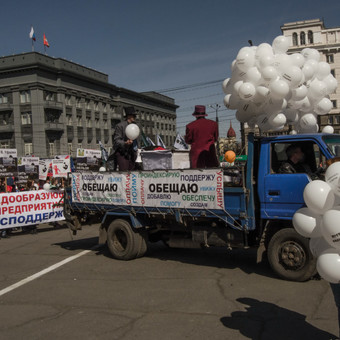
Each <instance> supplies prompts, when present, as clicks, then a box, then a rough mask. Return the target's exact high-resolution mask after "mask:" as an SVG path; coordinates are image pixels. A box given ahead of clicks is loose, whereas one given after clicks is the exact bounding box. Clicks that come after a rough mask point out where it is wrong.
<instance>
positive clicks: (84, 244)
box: [53, 237, 101, 254]
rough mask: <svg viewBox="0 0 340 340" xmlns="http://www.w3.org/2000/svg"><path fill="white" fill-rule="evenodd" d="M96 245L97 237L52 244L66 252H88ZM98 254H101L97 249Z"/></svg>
mask: <svg viewBox="0 0 340 340" xmlns="http://www.w3.org/2000/svg"><path fill="white" fill-rule="evenodd" d="M97 244H98V237H89V238H83V239H79V240H73V241H67V242H60V243H54V244H53V245H55V246H60V247H61V248H63V249H68V250H88V249H91V248H92V247H94V246H95V245H97ZM98 251H99V254H101V250H100V249H98Z"/></svg>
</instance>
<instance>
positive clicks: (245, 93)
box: [238, 82, 256, 101]
mask: <svg viewBox="0 0 340 340" xmlns="http://www.w3.org/2000/svg"><path fill="white" fill-rule="evenodd" d="M255 92H256V90H255V86H254V85H253V84H252V83H249V82H245V83H243V84H242V85H241V86H240V87H239V89H238V95H239V96H240V98H241V99H243V100H246V101H249V100H251V99H252V98H253V97H254V95H255Z"/></svg>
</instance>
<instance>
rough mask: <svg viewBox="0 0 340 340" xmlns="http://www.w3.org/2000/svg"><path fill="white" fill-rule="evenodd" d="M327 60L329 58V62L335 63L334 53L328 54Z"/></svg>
mask: <svg viewBox="0 0 340 340" xmlns="http://www.w3.org/2000/svg"><path fill="white" fill-rule="evenodd" d="M326 60H327V63H328V64H333V63H334V54H327V55H326Z"/></svg>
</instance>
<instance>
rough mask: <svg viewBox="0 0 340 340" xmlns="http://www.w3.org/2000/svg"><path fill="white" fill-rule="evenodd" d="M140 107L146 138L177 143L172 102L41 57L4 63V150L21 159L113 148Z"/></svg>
mask: <svg viewBox="0 0 340 340" xmlns="http://www.w3.org/2000/svg"><path fill="white" fill-rule="evenodd" d="M131 105H132V106H134V107H135V109H136V110H137V111H138V113H139V114H138V117H137V124H138V125H139V126H140V128H141V129H142V131H143V132H144V133H145V135H146V136H149V137H150V138H151V139H153V140H154V139H155V136H156V134H159V135H161V137H162V139H163V141H164V142H165V144H166V145H167V146H168V147H169V146H172V145H173V142H174V140H175V138H176V108H177V106H176V105H175V102H174V100H173V99H172V98H170V97H167V96H164V95H161V94H158V93H155V92H145V93H138V92H134V91H131V90H128V89H125V88H120V87H117V86H115V85H113V84H110V83H109V82H108V75H106V74H104V73H102V72H98V71H96V70H93V69H90V68H87V67H84V66H81V65H79V64H76V63H73V62H70V61H67V60H65V59H61V58H52V57H49V56H47V55H43V54H40V53H37V52H30V53H23V54H18V55H13V56H5V57H1V58H0V148H13V149H17V152H18V156H25V155H32V154H33V155H35V156H38V157H42V158H45V157H47V158H50V157H54V156H55V155H62V154H69V155H72V156H75V155H76V150H77V148H86V149H98V148H99V146H98V142H99V141H101V142H102V143H103V144H104V145H105V147H106V148H107V149H110V148H111V147H112V135H113V133H114V128H115V126H116V124H118V123H119V122H120V121H121V120H122V119H123V117H124V108H125V107H127V106H131Z"/></svg>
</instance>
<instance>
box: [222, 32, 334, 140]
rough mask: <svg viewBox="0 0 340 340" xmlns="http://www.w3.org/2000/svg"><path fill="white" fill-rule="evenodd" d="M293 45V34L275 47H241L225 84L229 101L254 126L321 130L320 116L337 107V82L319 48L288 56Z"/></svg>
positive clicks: (278, 39) (281, 38)
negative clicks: (334, 100)
mask: <svg viewBox="0 0 340 340" xmlns="http://www.w3.org/2000/svg"><path fill="white" fill-rule="evenodd" d="M288 47H289V40H288V38H286V37H285V36H278V37H276V38H275V39H274V40H273V43H272V45H270V44H267V43H262V44H260V45H259V46H246V47H243V48H241V49H240V51H239V52H238V54H237V57H236V59H235V60H234V61H233V62H232V64H231V70H232V75H231V77H230V78H227V79H225V80H224V82H223V84H222V87H223V91H224V93H225V94H226V95H225V97H224V104H225V106H226V107H227V108H229V109H232V110H237V111H236V118H237V119H238V120H239V121H240V122H241V123H247V124H248V126H249V127H250V128H254V127H255V125H256V124H257V125H258V126H259V128H260V129H261V130H262V131H268V130H276V131H277V130H281V129H282V128H283V127H284V125H285V124H286V123H289V124H291V125H293V126H294V132H293V133H297V132H299V133H308V132H318V129H319V127H318V124H317V116H318V115H325V114H326V113H328V112H329V111H330V109H331V108H332V102H331V101H330V99H329V94H331V93H333V92H334V91H335V89H336V88H337V85H338V83H337V80H336V79H335V78H334V77H333V75H332V74H331V72H330V71H331V70H330V66H329V64H328V63H326V62H324V61H320V54H319V52H318V51H317V50H315V49H312V48H305V49H303V50H302V51H301V53H294V54H290V55H288V54H287V53H286V52H287V50H288ZM327 129H329V128H327ZM325 132H329V131H325Z"/></svg>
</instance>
